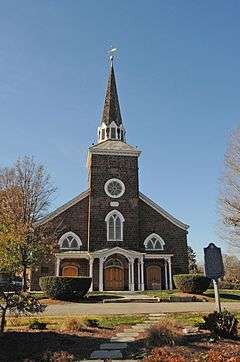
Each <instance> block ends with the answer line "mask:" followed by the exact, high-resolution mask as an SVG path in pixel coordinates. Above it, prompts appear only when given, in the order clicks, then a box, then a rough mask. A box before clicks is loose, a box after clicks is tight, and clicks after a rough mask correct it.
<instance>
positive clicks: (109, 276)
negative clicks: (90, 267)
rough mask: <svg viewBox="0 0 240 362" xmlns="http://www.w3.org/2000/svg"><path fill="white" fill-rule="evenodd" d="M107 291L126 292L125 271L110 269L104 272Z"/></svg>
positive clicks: (117, 268) (116, 268)
mask: <svg viewBox="0 0 240 362" xmlns="http://www.w3.org/2000/svg"><path fill="white" fill-rule="evenodd" d="M104 284H105V290H124V270H123V268H119V267H108V268H106V269H105V270H104Z"/></svg>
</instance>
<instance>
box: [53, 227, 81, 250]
mask: <svg viewBox="0 0 240 362" xmlns="http://www.w3.org/2000/svg"><path fill="white" fill-rule="evenodd" d="M69 236H72V237H73V238H74V239H75V240H76V241H77V243H78V246H77V247H76V248H71V247H68V248H63V247H62V244H63V242H64V240H65V239H66V238H68V237H69ZM58 244H59V246H60V249H61V250H69V249H71V250H79V249H80V247H81V246H82V241H81V239H80V238H79V236H78V235H77V234H75V233H74V232H72V231H68V232H67V233H65V234H63V235H62V236H61V238H60V239H59V241H58Z"/></svg>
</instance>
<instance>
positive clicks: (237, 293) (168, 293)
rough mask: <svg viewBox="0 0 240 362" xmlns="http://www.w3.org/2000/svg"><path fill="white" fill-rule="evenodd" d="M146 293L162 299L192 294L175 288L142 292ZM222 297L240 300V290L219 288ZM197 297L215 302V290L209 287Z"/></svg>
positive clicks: (226, 299) (235, 300)
mask: <svg viewBox="0 0 240 362" xmlns="http://www.w3.org/2000/svg"><path fill="white" fill-rule="evenodd" d="M140 293H142V294H145V295H149V296H151V297H158V298H160V299H166V300H168V299H169V298H170V297H178V296H184V295H186V296H188V295H190V294H183V293H182V292H180V291H179V290H177V289H174V290H146V291H144V292H140ZM219 294H220V298H221V301H222V302H240V290H229V289H220V290H219ZM196 297H197V299H198V300H199V301H201V300H202V299H204V297H206V298H205V300H208V301H209V302H214V301H215V299H214V298H215V297H214V290H213V289H208V290H207V291H206V292H205V293H204V294H203V295H196Z"/></svg>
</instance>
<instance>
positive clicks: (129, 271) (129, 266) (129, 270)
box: [128, 259, 132, 291]
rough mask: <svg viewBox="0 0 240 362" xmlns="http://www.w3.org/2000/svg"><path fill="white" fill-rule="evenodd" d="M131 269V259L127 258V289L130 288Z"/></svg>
mask: <svg viewBox="0 0 240 362" xmlns="http://www.w3.org/2000/svg"><path fill="white" fill-rule="evenodd" d="M131 274H132V269H131V259H128V290H129V291H131V290H132V275H131Z"/></svg>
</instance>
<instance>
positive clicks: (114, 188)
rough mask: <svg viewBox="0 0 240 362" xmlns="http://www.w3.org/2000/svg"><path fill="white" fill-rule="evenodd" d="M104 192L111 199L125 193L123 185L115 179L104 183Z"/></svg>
mask: <svg viewBox="0 0 240 362" xmlns="http://www.w3.org/2000/svg"><path fill="white" fill-rule="evenodd" d="M104 190H105V192H106V194H107V195H108V196H110V197H112V198H115V199H116V198H118V197H121V196H122V195H123V194H124V192H125V186H124V183H123V182H122V181H121V180H118V179H117V178H112V179H110V180H108V181H107V182H106V183H105V186H104Z"/></svg>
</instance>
